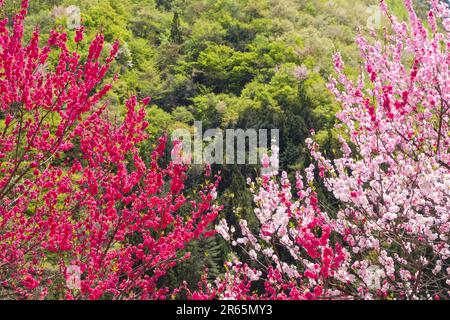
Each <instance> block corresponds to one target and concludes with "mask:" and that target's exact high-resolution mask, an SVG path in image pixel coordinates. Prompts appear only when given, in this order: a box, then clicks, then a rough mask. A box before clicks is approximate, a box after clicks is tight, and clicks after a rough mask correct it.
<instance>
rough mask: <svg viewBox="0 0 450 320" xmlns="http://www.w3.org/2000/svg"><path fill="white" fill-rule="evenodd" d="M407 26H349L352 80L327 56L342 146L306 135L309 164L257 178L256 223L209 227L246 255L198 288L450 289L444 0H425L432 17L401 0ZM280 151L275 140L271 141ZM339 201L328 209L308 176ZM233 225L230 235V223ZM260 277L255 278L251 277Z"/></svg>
mask: <svg viewBox="0 0 450 320" xmlns="http://www.w3.org/2000/svg"><path fill="white" fill-rule="evenodd" d="M405 4H406V9H407V11H408V13H409V25H408V24H406V23H400V22H398V21H397V19H396V17H394V16H393V15H391V14H390V13H389V12H388V9H387V6H386V4H385V3H384V2H383V1H382V2H381V8H382V11H383V12H384V13H385V15H386V16H387V18H388V20H389V21H390V29H389V30H385V32H384V36H383V37H381V38H379V37H377V35H376V34H375V33H373V34H372V36H373V38H372V39H366V38H364V37H362V36H358V37H357V44H358V45H359V47H360V50H361V55H362V58H363V60H364V69H365V70H364V71H365V72H364V73H363V74H361V76H360V78H359V80H358V81H357V83H356V84H355V83H353V82H352V81H351V80H349V78H348V77H347V76H346V75H345V73H344V64H343V61H342V59H341V57H340V55H339V54H336V56H335V59H334V61H335V69H336V72H337V78H336V79H335V78H332V79H331V81H330V84H329V89H330V90H331V91H332V92H333V93H334V94H335V95H336V97H337V100H338V101H339V102H340V103H341V106H342V109H341V111H340V112H339V113H338V114H337V118H338V120H339V124H338V128H339V129H340V131H341V132H342V133H343V134H342V136H343V137H341V138H340V141H341V143H342V156H341V157H339V158H338V159H335V160H332V161H331V160H328V159H326V158H325V157H324V156H323V155H322V154H321V153H320V149H319V146H318V145H317V144H316V143H315V142H314V141H313V140H312V139H308V141H307V143H308V145H309V147H310V150H311V154H312V156H313V158H314V159H315V160H316V169H317V170H315V171H314V167H310V168H309V169H307V170H306V174H307V183H308V185H307V186H306V188H305V187H304V185H303V181H302V179H301V177H300V176H298V177H297V197H296V199H295V200H293V198H292V191H291V185H290V183H289V181H288V180H287V176H286V174H285V173H283V174H282V176H281V178H277V175H276V173H274V174H272V175H267V176H263V177H262V178H260V179H259V180H258V181H257V184H256V185H255V184H253V183H252V185H253V188H255V189H256V192H255V196H254V203H255V207H256V208H255V215H256V217H257V218H258V221H259V223H260V230H259V231H258V232H257V233H254V232H252V231H250V230H249V228H248V226H247V223H246V221H241V222H240V230H239V232H237V231H236V230H234V229H233V228H229V227H228V225H227V224H226V222H225V221H222V222H221V223H220V224H219V225H218V226H217V230H218V231H219V233H220V234H222V235H223V237H224V238H225V239H227V240H229V241H231V242H232V244H233V245H235V246H241V247H242V249H241V250H240V251H239V252H243V253H245V254H246V255H248V256H249V257H250V260H251V264H250V263H248V264H246V263H243V262H241V261H240V260H242V259H237V258H236V259H235V260H234V261H231V262H230V263H229V268H230V269H229V271H228V272H227V274H226V276H225V278H223V279H218V280H217V283H216V284H214V285H209V286H206V288H204V289H205V290H206V292H207V295H208V294H210V295H211V294H213V295H219V296H221V297H226V298H267V299H320V298H332V297H337V298H365V299H382V298H395V299H430V298H431V299H441V298H446V299H448V298H449V295H450V239H449V236H450V234H449V233H450V216H449V214H450V154H449V150H450V135H449V132H450V131H449V130H450V128H449V120H450V119H449V116H450V103H449V99H450V79H449V64H450V54H449V49H450V38H449V33H448V32H445V31H442V30H450V28H449V24H450V20H449V19H448V18H449V17H450V10H449V7H448V5H447V4H445V3H444V2H442V1H437V0H435V1H431V2H430V4H431V10H430V12H429V14H428V26H425V25H424V23H423V22H422V21H421V20H420V19H419V18H418V17H417V16H416V13H415V11H414V9H413V6H412V3H411V0H406V1H405ZM275 151H276V150H275ZM315 174H316V175H317V176H318V177H319V179H321V181H322V183H324V185H325V186H326V188H327V189H328V191H329V192H330V193H332V194H333V195H334V197H335V198H336V199H337V200H338V201H339V206H338V208H337V210H325V211H327V212H325V211H323V210H324V209H325V208H324V206H322V205H321V204H320V203H318V200H317V197H316V195H315V193H314V189H313V188H312V186H313V185H314V175H315ZM236 233H238V234H239V235H238V236H235V234H236ZM257 282H259V284H257Z"/></svg>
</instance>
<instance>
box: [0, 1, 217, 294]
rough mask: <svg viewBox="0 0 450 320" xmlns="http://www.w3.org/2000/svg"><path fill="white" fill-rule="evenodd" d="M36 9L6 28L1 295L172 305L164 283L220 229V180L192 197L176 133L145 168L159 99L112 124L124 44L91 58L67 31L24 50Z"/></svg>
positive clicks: (1, 31)
mask: <svg viewBox="0 0 450 320" xmlns="http://www.w3.org/2000/svg"><path fill="white" fill-rule="evenodd" d="M27 8H28V1H27V0H24V1H22V9H21V11H20V12H19V13H18V14H17V15H16V16H15V18H14V19H13V21H12V25H9V22H8V20H7V19H5V20H2V21H0V47H1V49H0V96H1V98H0V117H1V119H3V120H0V121H2V124H1V125H0V129H1V132H0V288H1V289H0V295H2V297H8V298H14V297H19V298H45V297H50V298H66V299H80V298H83V299H86V298H87V299H100V298H111V299H162V298H165V297H166V296H167V294H168V292H169V291H168V289H167V288H165V287H160V286H159V283H158V280H159V279H160V278H161V277H162V276H164V275H165V274H166V272H167V271H168V270H169V269H170V268H172V267H173V266H174V265H176V264H177V263H179V262H180V261H183V259H186V258H187V257H188V256H189V254H188V253H185V251H184V249H185V248H186V244H187V243H189V242H190V241H192V240H194V239H198V238H200V237H203V236H208V235H210V234H211V231H208V226H209V225H210V223H211V222H212V221H213V220H214V219H215V218H216V215H217V212H218V210H219V208H218V207H217V206H215V205H214V203H213V202H214V199H215V185H214V184H212V185H208V186H206V187H205V188H204V189H203V190H202V191H200V192H199V193H198V194H197V195H194V197H192V198H191V200H188V199H187V196H185V195H183V192H184V179H185V176H186V170H187V168H186V167H185V166H182V165H178V164H174V163H168V164H166V165H164V163H165V161H164V154H165V149H166V138H165V137H163V138H161V139H160V141H159V145H158V146H157V148H156V149H155V150H154V151H153V152H152V153H151V155H150V156H149V157H148V158H149V160H147V161H144V159H145V158H144V156H146V155H143V154H142V153H145V152H140V149H141V148H140V147H141V145H142V143H143V142H144V141H145V139H146V138H147V136H146V133H145V132H146V128H147V126H148V123H147V122H146V121H145V116H146V114H145V105H146V104H148V103H149V102H150V99H149V98H146V99H144V101H143V102H142V103H139V102H138V101H137V99H136V97H132V98H130V99H129V100H128V101H127V102H126V112H125V115H124V116H123V119H122V120H120V121H112V120H110V117H109V116H108V104H107V103H106V102H105V101H106V100H105V99H104V97H105V95H106V94H107V93H108V91H109V90H110V88H111V85H110V84H106V85H102V79H104V77H105V76H106V75H107V73H108V70H109V67H110V64H111V63H112V61H113V60H114V57H115V55H116V54H117V52H118V48H119V45H118V43H115V44H114V45H113V46H112V49H111V51H110V52H109V53H105V52H104V50H103V47H104V39H103V36H101V35H97V36H96V37H95V39H94V40H93V41H92V43H91V44H90V46H89V52H88V55H87V57H86V58H82V57H81V56H80V54H78V53H77V52H75V51H71V50H69V48H68V43H69V42H70V40H69V37H68V35H67V34H66V33H63V32H56V31H52V33H51V35H50V38H49V40H48V43H47V44H46V45H44V46H43V47H41V46H40V42H39V41H40V35H39V31H38V30H36V31H34V33H33V35H32V37H31V40H30V41H29V42H28V43H27V44H25V45H24V44H23V42H24V28H23V21H24V18H25V16H26V13H27ZM81 41H83V30H82V29H80V30H77V32H76V34H75V39H74V42H75V43H79V42H81ZM51 59H56V63H54V64H52V63H51ZM49 65H55V66H54V68H51V67H49ZM217 181H218V180H217ZM216 183H217V182H216Z"/></svg>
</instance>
